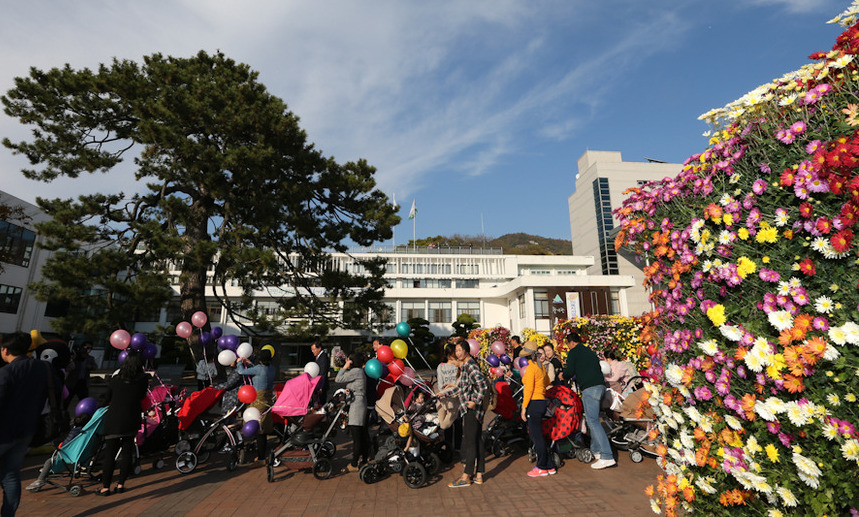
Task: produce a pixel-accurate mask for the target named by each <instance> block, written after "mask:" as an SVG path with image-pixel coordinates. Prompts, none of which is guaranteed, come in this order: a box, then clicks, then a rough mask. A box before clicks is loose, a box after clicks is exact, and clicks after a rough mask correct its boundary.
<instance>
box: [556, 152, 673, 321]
mask: <svg viewBox="0 0 859 517" xmlns="http://www.w3.org/2000/svg"><path fill="white" fill-rule="evenodd" d="M681 168H682V165H680V164H676V163H661V162H648V163H641V162H624V161H623V158H622V157H621V154H620V153H619V152H614V151H586V152H585V154H583V155H582V157H581V158H579V162H578V169H579V172H578V174H576V191H575V193H574V194H573V195H572V196H570V197H569V205H570V229H571V233H572V242H573V252H574V253H575V254H577V255H592V256H594V257H595V258H596V261H595V263H594V265H593V266H592V267H590V268H588V274H592V275H598V274H603V275H621V276H633V277H634V278H635V287H634V288H632V289H629V290H627V301H628V304H629V314H630V315H632V316H638V315H640V314H642V313H644V312H648V311H650V309H651V306H650V301H649V300H648V297H647V292H646V291H645V289H644V287H643V285H642V284H643V282H644V273H643V272H642V270H641V268H642V267H643V264H637V263H635V262H632V261H630V260H628V259H627V258H625V257H624V256H622V255H620V254H618V253H616V252H615V249H614V232H613V231H612V230H614V229H615V227H616V226H617V221H616V220H615V218H614V216H613V215H612V213H611V212H612V210H614V209H615V208H618V207H620V205H621V203H622V202H623V200H624V198H625V196H624V194H623V192H624V191H625V190H626V189H628V188H631V187H638V186H640V185H642V184H644V183H647V182H650V181H653V180H661V179H663V178H665V177H674V176H677V175H678V174H679V173H680V170H681Z"/></svg>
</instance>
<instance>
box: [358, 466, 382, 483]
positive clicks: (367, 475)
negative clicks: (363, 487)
mask: <svg viewBox="0 0 859 517" xmlns="http://www.w3.org/2000/svg"><path fill="white" fill-rule="evenodd" d="M377 478H378V476H376V467H375V466H373V465H371V464H369V463H368V464H366V465H362V466H361V468H360V469H358V479H360V480H361V481H363V482H364V483H366V484H368V485H372V484H373V483H375V482H376V480H377Z"/></svg>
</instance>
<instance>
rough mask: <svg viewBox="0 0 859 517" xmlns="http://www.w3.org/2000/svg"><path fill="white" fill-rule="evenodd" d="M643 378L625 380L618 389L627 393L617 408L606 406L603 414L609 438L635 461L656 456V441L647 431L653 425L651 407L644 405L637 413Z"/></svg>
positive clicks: (642, 389) (638, 461) (657, 443)
mask: <svg viewBox="0 0 859 517" xmlns="http://www.w3.org/2000/svg"><path fill="white" fill-rule="evenodd" d="M645 380H646V378H644V377H640V376H639V377H633V378H631V379H629V381H627V382H626V384H625V385H624V387H623V390H622V392H623V393H628V395H627V396H626V397H624V398H622V402H621V404H620V408H618V409H619V411H612V410H611V409H608V410H606V411H605V412H604V415H603V420H604V422H605V425H606V426H607V427H608V429H607V430H606V434H607V435H608V437H609V440H611V443H612V444H613V445H614V446H615V447H617V448H618V449H620V450H624V451H628V452H629V459H631V460H632V461H633V462H635V463H640V462H641V461H643V460H644V456H645V455H647V456H651V457H654V458H655V457H657V456H658V453H657V452H656V448H657V446H658V445H659V442H658V440H656V439H655V438H652V434H651V433H650V431H651V430H652V429H654V426H655V419H654V414H653V410H652V409H651V408H650V406H649V405H647V406H645V407H643V408H641V409H642V411H641V413H640V414H639V405H640V403H641V400H642V396H643V394H644V381H645Z"/></svg>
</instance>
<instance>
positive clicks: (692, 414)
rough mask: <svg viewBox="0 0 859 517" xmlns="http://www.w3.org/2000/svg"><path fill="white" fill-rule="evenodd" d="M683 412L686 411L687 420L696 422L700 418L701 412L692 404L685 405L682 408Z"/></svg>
mask: <svg viewBox="0 0 859 517" xmlns="http://www.w3.org/2000/svg"><path fill="white" fill-rule="evenodd" d="M683 412H684V413H686V416H688V417H689V420H691V421H693V422H695V423H696V424H697V423H698V422H699V421H700V420H701V413H700V412H699V411H698V410H697V409H696V408H694V407H693V406H686V407H685V408H683Z"/></svg>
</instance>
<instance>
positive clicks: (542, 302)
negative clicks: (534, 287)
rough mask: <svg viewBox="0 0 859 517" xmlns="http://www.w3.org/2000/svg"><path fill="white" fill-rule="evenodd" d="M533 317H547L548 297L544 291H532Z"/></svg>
mask: <svg viewBox="0 0 859 517" xmlns="http://www.w3.org/2000/svg"><path fill="white" fill-rule="evenodd" d="M534 317H535V318H537V319H547V318H548V317H549V295H548V293H547V292H546V291H534Z"/></svg>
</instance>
